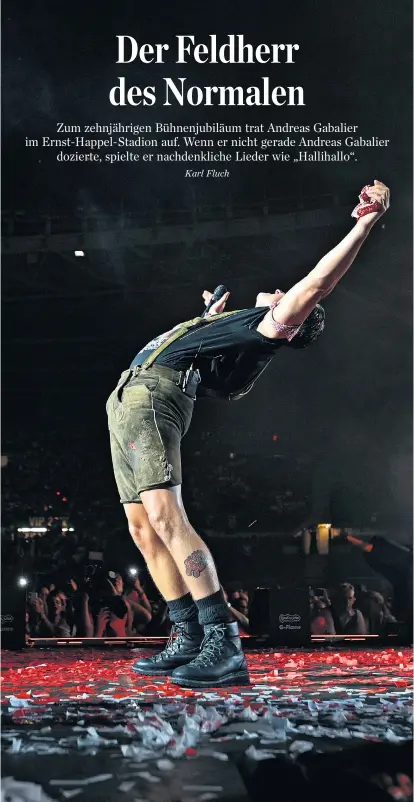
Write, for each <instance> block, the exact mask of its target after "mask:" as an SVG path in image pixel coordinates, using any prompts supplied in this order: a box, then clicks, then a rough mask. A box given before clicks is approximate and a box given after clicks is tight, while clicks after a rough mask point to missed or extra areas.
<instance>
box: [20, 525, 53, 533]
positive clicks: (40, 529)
mask: <svg viewBox="0 0 414 802" xmlns="http://www.w3.org/2000/svg"><path fill="white" fill-rule="evenodd" d="M17 531H18V532H47V527H46V526H21V527H20V529H18V530H17Z"/></svg>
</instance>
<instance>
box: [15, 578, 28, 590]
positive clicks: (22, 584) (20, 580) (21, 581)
mask: <svg viewBox="0 0 414 802" xmlns="http://www.w3.org/2000/svg"><path fill="white" fill-rule="evenodd" d="M17 584H18V585H19V587H20V588H25V587H26V585H28V581H27V579H26V577H25V576H19V578H18V580H17Z"/></svg>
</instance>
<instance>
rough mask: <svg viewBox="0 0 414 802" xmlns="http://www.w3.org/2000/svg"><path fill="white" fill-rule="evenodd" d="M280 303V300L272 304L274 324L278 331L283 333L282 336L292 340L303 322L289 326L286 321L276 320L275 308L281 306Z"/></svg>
mask: <svg viewBox="0 0 414 802" xmlns="http://www.w3.org/2000/svg"><path fill="white" fill-rule="evenodd" d="M279 304H280V301H273V303H272V304H271V306H270V311H271V313H272V326H273V328H274V329H276V331H278V332H279V333H280V334H281V335H282V338H284V339H286V340H287V341H288V342H290V341H291V340H293V338H294V337H295V336H296V334H297V333H298V331H299V329H300V327H301V324H300V325H299V326H287V325H286V323H278V321H277V320H275V319H274V317H273V310H274V309H276V307H277V306H279Z"/></svg>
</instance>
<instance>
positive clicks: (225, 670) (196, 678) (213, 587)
mask: <svg viewBox="0 0 414 802" xmlns="http://www.w3.org/2000/svg"><path fill="white" fill-rule="evenodd" d="M141 498H142V503H143V505H144V507H145V509H146V511H147V515H148V519H149V522H150V524H151V526H152V527H153V529H154V530H155V532H156V533H157V535H158V537H159V538H160V539H161V540H162V541H163V543H164V544H165V546H166V547H167V549H168V551H169V552H170V554H171V556H172V558H173V560H174V562H175V564H176V566H177V568H178V570H179V572H180V574H181V576H182V579H183V581H184V582H185V584H186V585H187V587H188V588H189V591H190V593H191V595H192V597H193V599H194V601H195V603H196V605H197V608H198V620H199V623H200V624H201V625H202V626H203V627H204V633H205V637H204V640H203V642H202V644H201V650H200V652H199V654H198V655H197V656H196V657H195V659H192V660H190V661H189V662H185V661H183V662H182V664H181V665H179V666H178V667H177V668H175V669H174V670H173V672H172V674H171V681H172V682H175V683H176V684H177V685H184V686H186V687H190V688H205V687H210V686H218V685H238V684H246V683H248V682H249V674H248V670H247V663H246V660H245V657H244V654H243V650H242V647H241V641H240V636H239V631H238V627H237V624H236V623H235V622H234V620H233V617H232V614H231V612H230V610H229V607H228V605H227V602H226V600H225V598H224V593H223V590H222V588H221V587H220V583H219V580H218V577H217V571H216V567H215V565H214V560H213V557H212V555H211V553H210V551H209V549H208V548H207V546H206V544H205V543H204V541H203V540H202V539H201V537H199V535H197V533H196V532H195V531H194V529H193V527H192V526H191V524H190V522H189V520H188V518H187V514H186V512H185V509H184V505H183V501H182V497H181V487H173V488H168V489H167V488H158V489H154V490H145V491H143V492H142V493H141Z"/></svg>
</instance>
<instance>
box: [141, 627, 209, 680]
mask: <svg viewBox="0 0 414 802" xmlns="http://www.w3.org/2000/svg"><path fill="white" fill-rule="evenodd" d="M203 634H204V633H203V627H201V626H200V624H199V623H198V621H184V622H183V623H181V624H173V628H172V630H171V635H170V637H169V640H168V643H167V645H166V647H165V649H163V651H162V652H160V653H159V654H155V655H154V656H153V657H142V658H141V659H140V660H137V662H136V663H134V664H133V666H132V670H133V671H137V672H138V674H153V675H156V674H165V675H168V674H172V672H173V671H174V669H175V668H177V666H183V665H185V664H186V663H189V662H190V661H191V660H194V657H196V656H197V655H198V654H199V652H200V647H201V643H202V640H203ZM174 635H176V637H174Z"/></svg>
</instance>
